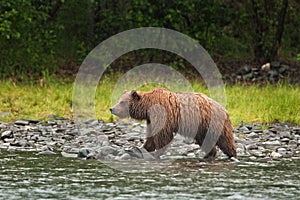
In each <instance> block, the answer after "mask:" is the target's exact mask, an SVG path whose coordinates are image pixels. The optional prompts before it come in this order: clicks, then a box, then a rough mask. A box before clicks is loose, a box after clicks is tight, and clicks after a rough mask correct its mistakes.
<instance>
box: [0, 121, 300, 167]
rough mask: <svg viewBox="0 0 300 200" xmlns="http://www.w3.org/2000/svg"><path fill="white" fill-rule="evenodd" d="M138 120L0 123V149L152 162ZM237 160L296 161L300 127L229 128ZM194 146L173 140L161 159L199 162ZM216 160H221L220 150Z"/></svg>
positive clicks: (197, 148)
mask: <svg viewBox="0 0 300 200" xmlns="http://www.w3.org/2000/svg"><path fill="white" fill-rule="evenodd" d="M145 128H146V125H145V124H143V123H142V122H133V121H129V122H116V123H104V122H103V121H99V120H88V121H84V122H81V123H74V122H73V121H69V120H64V119H59V118H55V119H52V120H48V121H38V120H17V121H15V122H14V123H4V122H0V137H1V138H0V152H1V151H5V150H7V151H35V152H37V154H61V155H62V156H64V157H72V158H82V159H99V160H135V159H153V157H152V155H151V154H149V153H147V152H146V151H145V150H144V149H142V148H139V147H141V146H142V144H143V142H144V139H145ZM234 134H235V140H236V144H237V153H238V157H239V159H243V158H247V159H251V160H257V161H268V160H272V159H285V158H289V159H300V126H299V125H291V124H289V123H274V124H271V125H267V124H265V123H253V124H243V125H240V126H238V127H234ZM199 155H200V149H199V146H198V145H196V144H193V141H188V140H187V139H184V138H183V137H180V136H176V137H175V139H174V140H173V142H172V144H171V145H170V147H169V148H168V149H167V151H166V153H165V154H164V155H163V156H162V159H185V158H199ZM217 156H218V159H223V158H226V156H225V155H224V154H223V153H222V152H221V151H220V150H219V151H218V155H217Z"/></svg>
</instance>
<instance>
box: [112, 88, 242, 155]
mask: <svg viewBox="0 0 300 200" xmlns="http://www.w3.org/2000/svg"><path fill="white" fill-rule="evenodd" d="M110 111H111V113H112V114H114V115H116V116H118V117H120V118H127V117H131V118H133V119H137V120H146V122H147V128H146V141H145V143H144V144H143V147H144V148H145V149H146V150H147V151H148V152H150V153H152V154H153V155H155V156H156V157H158V158H159V156H160V155H162V154H163V153H164V151H165V150H166V148H167V146H168V145H169V144H170V142H171V141H172V140H173V138H174V136H175V134H177V133H178V134H180V135H182V136H184V137H186V138H190V139H193V140H194V141H195V142H196V143H197V144H199V145H200V147H201V150H202V151H203V152H204V158H206V159H214V158H215V157H216V153H217V150H216V146H218V147H219V148H220V149H221V150H222V151H223V152H224V153H225V154H226V155H227V156H228V157H229V158H236V157H237V154H236V145H235V141H234V135H233V128H232V125H231V121H230V119H229V115H228V113H227V111H226V110H225V109H224V107H222V106H221V105H220V104H218V103H217V102H216V101H214V100H213V99H211V98H209V97H208V96H206V95H204V94H202V93H192V92H176V93H175V92H171V91H169V90H167V89H163V88H156V89H154V90H152V91H149V92H140V91H135V90H132V91H131V92H125V93H124V94H123V96H122V97H121V98H120V100H119V102H118V103H117V104H116V105H115V106H113V107H112V108H110Z"/></svg>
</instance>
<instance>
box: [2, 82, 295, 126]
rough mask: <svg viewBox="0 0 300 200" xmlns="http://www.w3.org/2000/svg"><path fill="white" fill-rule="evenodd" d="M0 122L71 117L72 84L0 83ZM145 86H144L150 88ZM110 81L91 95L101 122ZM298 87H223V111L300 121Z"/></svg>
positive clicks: (246, 117)
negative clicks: (225, 100) (224, 100)
mask: <svg viewBox="0 0 300 200" xmlns="http://www.w3.org/2000/svg"><path fill="white" fill-rule="evenodd" d="M0 84H1V87H0V121H6V122H11V121H14V120H17V119H47V117H48V115H50V114H56V115H58V116H61V117H66V118H69V119H72V91H73V83H64V82H61V81H60V82H56V81H51V83H48V84H46V85H43V86H41V85H39V84H24V83H18V84H17V85H15V84H13V83H11V82H10V81H1V82H0ZM150 88H151V86H146V87H145V88H144V89H145V90H147V89H150ZM193 88H194V90H195V91H197V92H204V93H207V90H206V89H204V88H203V86H202V85H201V84H198V83H194V84H193ZM113 90H114V81H112V80H110V79H109V78H106V79H104V80H103V81H102V82H101V87H98V89H97V92H96V98H95V102H96V103H95V107H96V113H97V117H98V118H99V119H103V120H104V121H112V120H115V119H116V118H114V117H112V116H111V114H110V113H109V107H110V106H111V93H112V92H113ZM299 94H300V87H297V86H290V85H285V84H283V85H276V86H274V85H267V86H263V87H261V86H257V85H252V86H244V85H234V86H226V98H227V106H226V108H227V110H228V111H229V113H230V116H231V119H232V122H233V124H234V125H238V124H239V122H241V121H243V122H245V123H250V122H269V123H272V122H274V121H287V122H291V123H294V124H300V95H299Z"/></svg>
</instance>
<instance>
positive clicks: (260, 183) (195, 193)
mask: <svg viewBox="0 0 300 200" xmlns="http://www.w3.org/2000/svg"><path fill="white" fill-rule="evenodd" d="M0 163H1V171H0V199H288V198H289V199H299V198H300V160H285V161H271V162H243V163H241V164H233V163H228V162H224V161H215V162H214V163H199V161H196V160H172V161H171V160H167V161H165V162H149V161H148V162H146V161H143V162H141V161H139V163H131V164H130V163H121V164H120V163H119V166H118V167H116V165H118V163H114V165H112V164H107V163H106V164H104V163H103V162H101V161H96V160H80V159H72V158H64V157H61V156H60V155H59V154H58V155H36V153H34V152H22V153H21V152H10V153H8V152H6V151H1V152H0ZM123 165H124V166H123ZM122 169H124V170H122ZM150 169H152V170H150ZM128 171H129V172H128Z"/></svg>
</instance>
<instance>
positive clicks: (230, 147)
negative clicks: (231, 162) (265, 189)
mask: <svg viewBox="0 0 300 200" xmlns="http://www.w3.org/2000/svg"><path fill="white" fill-rule="evenodd" d="M217 145H218V147H219V148H220V149H221V150H222V151H223V153H225V154H226V155H227V156H228V158H232V157H234V158H237V153H236V146H235V142H234V138H233V137H226V136H224V135H221V136H220V138H219V140H218V142H217Z"/></svg>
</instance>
